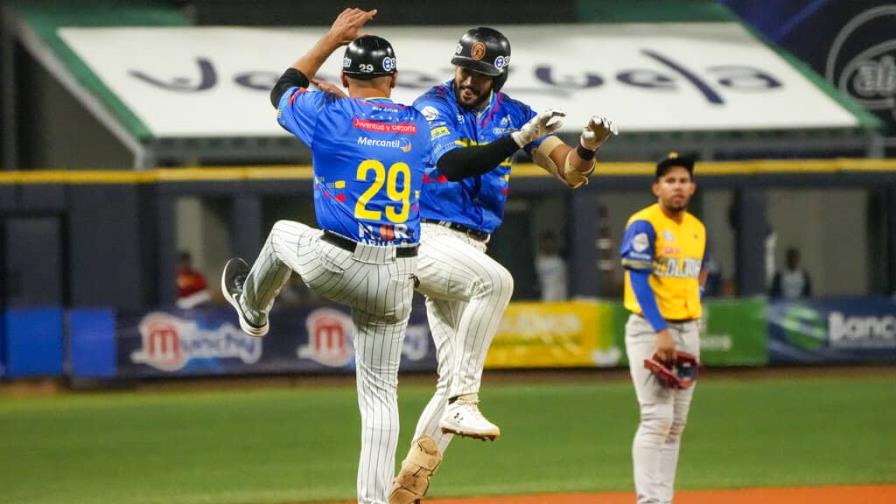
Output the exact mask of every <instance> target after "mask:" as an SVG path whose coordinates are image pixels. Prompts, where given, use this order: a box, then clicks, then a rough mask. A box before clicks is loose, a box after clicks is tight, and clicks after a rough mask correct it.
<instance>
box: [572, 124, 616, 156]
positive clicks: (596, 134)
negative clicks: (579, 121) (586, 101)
mask: <svg viewBox="0 0 896 504" xmlns="http://www.w3.org/2000/svg"><path fill="white" fill-rule="evenodd" d="M618 134H619V131H618V130H617V129H616V125H615V124H613V121H611V120H609V119H607V118H606V117H603V116H591V119H589V120H588V124H586V125H585V127H584V128H582V136H581V137H579V143H581V144H582V147H584V148H586V149H588V150H592V151H593V150H597V149H598V148H599V147H600V146H601V145H603V143H604V142H606V141H607V139H608V138H610V135H618Z"/></svg>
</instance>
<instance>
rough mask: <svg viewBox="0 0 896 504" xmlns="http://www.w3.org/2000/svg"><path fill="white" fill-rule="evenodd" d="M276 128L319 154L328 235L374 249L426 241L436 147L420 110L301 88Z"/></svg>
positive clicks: (285, 100) (317, 177)
mask: <svg viewBox="0 0 896 504" xmlns="http://www.w3.org/2000/svg"><path fill="white" fill-rule="evenodd" d="M277 121H278V122H279V123H280V125H281V126H282V127H283V128H285V129H286V130H287V131H289V132H290V133H292V134H294V135H296V136H297V137H298V138H299V139H300V140H302V141H303V142H304V143H305V144H306V145H308V147H309V148H311V149H312V156H313V165H314V209H315V212H316V214H317V223H318V226H320V227H321V229H325V230H329V231H332V232H334V233H338V234H340V235H342V236H345V237H347V238H350V239H352V240H355V241H358V242H361V243H367V244H372V245H409V244H414V243H417V242H419V240H420V222H419V215H420V204H419V200H420V191H421V185H422V181H423V171H422V170H421V167H428V166H429V165H430V164H431V158H432V146H431V143H430V131H429V126H428V125H427V122H426V119H424V117H423V115H422V114H421V113H420V112H419V111H418V110H417V109H415V108H413V107H409V106H405V105H401V104H398V103H394V102H393V101H392V100H390V99H388V98H373V99H371V98H368V99H363V98H340V97H337V96H336V95H333V94H329V93H325V92H321V91H309V90H307V89H304V88H298V87H297V88H292V89H291V90H289V91H288V92H286V93H284V94H283V96H282V97H281V99H280V104H279V108H278V117H277Z"/></svg>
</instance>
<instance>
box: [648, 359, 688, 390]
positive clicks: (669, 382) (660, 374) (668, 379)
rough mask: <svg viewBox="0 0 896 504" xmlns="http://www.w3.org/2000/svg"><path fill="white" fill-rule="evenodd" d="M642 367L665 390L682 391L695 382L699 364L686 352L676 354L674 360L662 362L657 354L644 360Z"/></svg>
mask: <svg viewBox="0 0 896 504" xmlns="http://www.w3.org/2000/svg"><path fill="white" fill-rule="evenodd" d="M644 367H645V368H647V369H648V370H650V372H651V373H652V374H653V376H654V377H655V378H656V379H657V381H659V382H660V385H662V386H663V387H666V388H671V389H679V390H684V389H686V388H688V387H690V386H691V385H693V384H694V382H695V381H697V374H698V370H699V368H700V362H699V361H698V360H697V358H696V357H694V356H693V355H691V354H689V353H687V352H676V353H675V359H674V360H671V361H669V360H662V359H660V358H659V356H658V355H657V354H653V355H651V356H650V358H649V359H644Z"/></svg>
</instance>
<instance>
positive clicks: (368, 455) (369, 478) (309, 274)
mask: <svg viewBox="0 0 896 504" xmlns="http://www.w3.org/2000/svg"><path fill="white" fill-rule="evenodd" d="M322 234H323V232H322V231H321V230H319V229H315V228H312V227H309V226H306V225H304V224H302V223H299V222H292V221H279V222H277V223H276V224H275V225H274V228H273V229H272V230H271V233H270V235H268V239H267V241H266V242H265V244H264V247H263V248H262V249H261V253H260V254H259V256H258V259H256V261H255V264H253V265H252V270H251V271H250V272H249V276H248V278H247V279H246V284H245V288H244V295H243V297H242V298H241V302H242V304H243V308H245V309H246V311H247V314H249V315H252V314H256V315H257V314H259V313H260V312H264V313H267V312H268V311H270V309H271V306H272V305H273V304H274V299H275V298H276V297H277V294H278V293H279V292H280V289H281V288H283V285H284V284H285V283H286V281H287V280H288V279H289V276H290V273H291V271H290V270H292V271H295V272H296V273H298V275H299V276H300V277H301V278H302V280H303V281H304V282H305V283H306V284H307V285H308V286H309V287H310V288H311V289H312V290H314V292H316V293H317V294H319V295H321V296H323V297H326V298H328V299H331V300H333V301H336V302H338V303H342V304H346V305H348V306H350V307H351V308H352V321H353V322H354V325H355V331H354V347H355V367H356V376H357V386H358V407H359V409H360V410H361V456H360V462H359V464H358V502H359V503H361V504H387V503H388V495H389V490H390V488H391V485H392V479H393V478H394V476H395V448H396V445H397V444H398V428H399V424H398V365H399V363H400V360H401V347H402V342H403V341H404V335H405V331H406V329H407V325H408V318H409V317H410V314H411V298H412V296H413V294H414V281H413V274H414V270H415V268H416V264H417V258H416V257H406V258H397V257H395V250H396V249H395V247H377V246H371V245H363V244H358V246H357V248H356V249H355V251H354V253H352V252H349V251H347V250H343V249H341V248H339V247H336V246H334V245H332V244H330V243H327V242H325V241H323V240H321V236H322Z"/></svg>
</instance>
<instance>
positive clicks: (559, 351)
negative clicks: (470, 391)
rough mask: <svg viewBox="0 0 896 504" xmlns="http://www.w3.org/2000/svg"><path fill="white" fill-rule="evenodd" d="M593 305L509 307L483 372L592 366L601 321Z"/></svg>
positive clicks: (602, 309) (602, 312)
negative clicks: (497, 369)
mask: <svg viewBox="0 0 896 504" xmlns="http://www.w3.org/2000/svg"><path fill="white" fill-rule="evenodd" d="M608 315H609V311H608V310H607V309H606V307H605V306H602V305H600V304H598V302H596V301H571V302H551V303H543V302H531V303H511V304H510V306H509V307H508V308H507V311H506V312H505V313H504V318H503V319H502V320H501V326H500V328H499V329H498V334H497V335H495V339H494V340H493V341H492V346H491V348H490V349H489V352H488V356H487V357H486V360H485V366H486V368H526V367H570V366H573V367H589V366H595V365H596V363H595V358H596V356H595V354H596V352H597V351H598V348H600V345H599V341H600V336H599V334H600V333H599V331H598V326H599V325H600V319H601V317H606V316H608Z"/></svg>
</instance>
